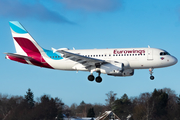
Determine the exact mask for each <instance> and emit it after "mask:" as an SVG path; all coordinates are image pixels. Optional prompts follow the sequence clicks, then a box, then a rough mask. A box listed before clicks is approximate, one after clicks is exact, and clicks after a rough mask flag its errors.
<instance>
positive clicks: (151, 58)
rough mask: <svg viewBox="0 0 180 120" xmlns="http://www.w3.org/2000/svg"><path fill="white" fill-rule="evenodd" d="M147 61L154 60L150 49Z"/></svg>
mask: <svg viewBox="0 0 180 120" xmlns="http://www.w3.org/2000/svg"><path fill="white" fill-rule="evenodd" d="M147 60H153V50H152V49H148V53H147Z"/></svg>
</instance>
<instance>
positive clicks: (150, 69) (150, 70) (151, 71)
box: [149, 68, 154, 80]
mask: <svg viewBox="0 0 180 120" xmlns="http://www.w3.org/2000/svg"><path fill="white" fill-rule="evenodd" d="M149 72H150V75H151V76H150V79H151V80H154V76H153V75H152V74H153V68H149Z"/></svg>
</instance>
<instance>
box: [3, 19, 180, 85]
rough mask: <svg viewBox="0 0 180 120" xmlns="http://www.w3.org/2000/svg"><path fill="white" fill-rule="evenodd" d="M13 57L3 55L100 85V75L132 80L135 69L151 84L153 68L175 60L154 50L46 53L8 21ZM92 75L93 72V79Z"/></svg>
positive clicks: (167, 54)
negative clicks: (86, 73)
mask: <svg viewBox="0 0 180 120" xmlns="http://www.w3.org/2000/svg"><path fill="white" fill-rule="evenodd" d="M9 24H10V28H11V33H12V37H13V41H14V44H15V48H16V53H5V54H6V58H7V59H10V60H13V61H17V62H20V63H24V64H30V65H35V66H39V67H45V68H50V69H58V70H68V71H89V72H90V75H89V76H88V80H89V81H94V79H95V81H96V82H98V83H100V82H101V81H102V78H101V77H100V74H101V73H103V74H107V75H111V76H132V75H134V70H135V69H149V72H150V79H151V80H153V79H154V76H153V75H152V74H153V69H154V68H162V67H168V66H172V65H174V64H176V63H177V61H178V60H177V59H176V58H175V57H173V56H172V55H170V54H169V53H168V52H167V51H165V50H162V49H157V48H150V47H148V48H115V49H83V50H75V49H73V50H69V49H67V48H60V49H54V48H52V50H47V49H44V48H42V47H40V46H39V45H38V43H37V42H36V41H35V40H34V39H33V38H32V37H31V35H30V34H29V33H28V32H27V30H26V29H25V28H24V27H23V26H22V25H21V24H20V23H19V22H18V21H10V22H9ZM93 72H97V73H98V76H97V77H96V78H95V77H94V75H93Z"/></svg>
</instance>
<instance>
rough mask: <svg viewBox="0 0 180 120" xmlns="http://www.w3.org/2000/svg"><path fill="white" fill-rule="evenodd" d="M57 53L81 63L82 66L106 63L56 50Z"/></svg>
mask: <svg viewBox="0 0 180 120" xmlns="http://www.w3.org/2000/svg"><path fill="white" fill-rule="evenodd" d="M56 52H59V53H61V54H63V57H64V58H68V59H70V60H73V61H75V62H78V63H81V64H83V65H86V66H88V65H97V64H102V63H106V61H105V60H100V59H96V58H90V57H86V56H83V55H79V54H76V53H71V52H67V51H65V50H56Z"/></svg>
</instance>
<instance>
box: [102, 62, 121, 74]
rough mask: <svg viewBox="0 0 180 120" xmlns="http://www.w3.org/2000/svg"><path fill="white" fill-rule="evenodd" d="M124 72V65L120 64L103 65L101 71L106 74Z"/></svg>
mask: <svg viewBox="0 0 180 120" xmlns="http://www.w3.org/2000/svg"><path fill="white" fill-rule="evenodd" d="M123 70H124V64H123V63H119V62H113V63H107V64H104V65H101V67H100V71H101V73H104V74H111V73H121V72H122V71H123Z"/></svg>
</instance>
